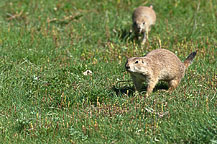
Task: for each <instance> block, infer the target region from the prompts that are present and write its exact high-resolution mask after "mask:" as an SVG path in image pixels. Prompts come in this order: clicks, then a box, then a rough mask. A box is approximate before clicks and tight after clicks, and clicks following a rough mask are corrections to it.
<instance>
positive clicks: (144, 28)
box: [132, 5, 156, 45]
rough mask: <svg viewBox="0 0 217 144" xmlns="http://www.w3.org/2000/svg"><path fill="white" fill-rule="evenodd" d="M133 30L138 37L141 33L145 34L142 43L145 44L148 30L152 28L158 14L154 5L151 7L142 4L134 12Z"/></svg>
mask: <svg viewBox="0 0 217 144" xmlns="http://www.w3.org/2000/svg"><path fill="white" fill-rule="evenodd" d="M132 19H133V30H134V32H135V34H136V37H137V38H138V35H139V34H143V39H142V43H141V44H142V45H143V44H145V42H146V39H148V32H149V31H150V30H151V26H152V25H154V24H155V21H156V14H155V12H154V10H153V6H152V5H151V6H150V7H146V6H140V7H138V8H136V9H135V10H134V12H133V16H132Z"/></svg>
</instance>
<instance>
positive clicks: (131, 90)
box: [112, 82, 169, 96]
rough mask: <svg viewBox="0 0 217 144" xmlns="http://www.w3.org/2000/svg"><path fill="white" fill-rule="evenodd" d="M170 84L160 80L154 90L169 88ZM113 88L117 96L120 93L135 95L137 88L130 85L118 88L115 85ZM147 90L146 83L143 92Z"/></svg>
mask: <svg viewBox="0 0 217 144" xmlns="http://www.w3.org/2000/svg"><path fill="white" fill-rule="evenodd" d="M168 88H169V87H168V85H167V84H166V83H163V82H160V83H159V84H157V85H156V86H155V88H154V90H153V92H156V91H159V90H168ZM112 90H113V91H114V92H115V93H116V95H117V96H119V95H123V94H125V95H128V96H133V93H134V92H135V88H134V87H129V86H124V87H120V88H117V87H115V86H113V87H112ZM146 90H147V85H145V86H144V87H143V88H142V90H141V92H146Z"/></svg>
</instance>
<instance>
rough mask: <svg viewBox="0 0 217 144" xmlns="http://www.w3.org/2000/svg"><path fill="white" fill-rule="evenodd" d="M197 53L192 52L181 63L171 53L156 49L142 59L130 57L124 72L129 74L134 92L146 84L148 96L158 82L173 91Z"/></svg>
mask: <svg viewBox="0 0 217 144" xmlns="http://www.w3.org/2000/svg"><path fill="white" fill-rule="evenodd" d="M196 53H197V52H192V53H191V54H190V55H189V56H188V57H187V58H186V60H185V61H184V62H183V63H182V62H181V61H180V59H179V58H178V57H177V56H176V55H175V54H174V53H172V52H171V51H169V50H166V49H156V50H153V51H151V52H149V53H148V54H147V55H146V56H144V57H132V58H129V59H128V60H127V63H126V65H125V68H126V70H127V71H128V72H129V73H130V75H131V77H132V79H133V83H134V85H135V88H136V90H138V91H140V90H141V88H142V83H143V82H144V81H147V82H148V87H147V93H146V96H148V95H149V94H150V93H151V92H152V91H153V89H154V87H155V85H156V84H157V83H158V81H159V80H163V81H166V82H168V83H169V91H171V90H173V89H175V88H176V87H177V86H178V85H179V83H180V81H181V79H182V78H183V77H184V75H185V70H186V69H187V68H188V66H189V65H190V64H191V63H192V61H193V59H194V57H195V55H196Z"/></svg>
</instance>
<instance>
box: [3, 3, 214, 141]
mask: <svg viewBox="0 0 217 144" xmlns="http://www.w3.org/2000/svg"><path fill="white" fill-rule="evenodd" d="M150 4H152V5H153V6H154V9H155V11H156V13H157V22H156V25H155V26H154V27H153V28H152V31H151V33H150V39H149V41H148V42H147V43H146V44H145V46H141V45H140V44H139V43H137V42H135V41H133V39H132V34H131V33H130V29H131V23H132V22H131V14H132V11H133V9H134V8H136V7H137V6H139V5H150ZM216 11H217V2H216V1H214V0H209V1H207V0H198V1H192V0H183V1H179V0H176V1H170V0H164V1H158V0H154V1H149V0H147V1H143V0H137V1H133V0H125V1H124V0H101V1H99V0H92V1H89V0H82V1H80V0H59V1H55V0H49V1H44V0H37V1H36V0H19V1H18V0H10V1H7V0H1V1H0V24H1V26H0V51H1V53H0V141H1V142H3V143H216V142H217V137H216V135H217V127H216V122H217V119H216V118H217V115H216V114H217V113H216V80H217V77H216V74H217V73H216V57H217V55H216V52H217V48H216V47H217V39H216V38H217V35H216V33H217V27H216V25H217V20H216V17H217V13H216ZM160 47H161V48H165V49H169V50H171V51H172V52H174V53H176V54H177V55H178V56H179V57H180V59H181V60H184V59H185V58H186V57H187V56H188V55H189V54H190V53H191V52H192V51H195V50H196V49H197V50H198V54H197V56H196V58H195V60H194V62H193V64H192V65H191V66H190V67H189V69H188V70H187V71H186V75H185V77H184V78H183V80H182V82H181V84H180V85H179V87H178V88H177V89H176V90H175V91H174V92H172V93H167V92H164V91H160V90H159V89H160V88H161V87H167V85H166V84H164V83H160V84H159V85H158V86H157V88H156V89H155V91H154V93H152V94H151V96H150V97H147V98H144V93H145V91H144V92H141V93H134V91H133V90H132V87H133V83H132V82H119V81H127V80H131V78H130V76H129V74H128V73H126V71H125V69H124V64H125V62H126V59H127V58H128V57H132V56H142V55H144V54H146V53H147V52H149V51H151V50H153V49H156V48H160ZM86 70H91V71H92V72H93V74H92V75H88V76H85V75H83V72H84V71H86Z"/></svg>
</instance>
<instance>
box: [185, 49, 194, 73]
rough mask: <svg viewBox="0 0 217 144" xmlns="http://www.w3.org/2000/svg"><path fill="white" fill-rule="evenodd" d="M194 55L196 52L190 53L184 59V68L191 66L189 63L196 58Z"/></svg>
mask: <svg viewBox="0 0 217 144" xmlns="http://www.w3.org/2000/svg"><path fill="white" fill-rule="evenodd" d="M196 54H197V51H195V52H192V53H191V54H190V55H189V56H188V57H187V58H186V59H185V61H184V65H185V68H186V69H187V68H188V67H189V66H190V65H191V63H192V61H193V59H194V57H195V56H196Z"/></svg>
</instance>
